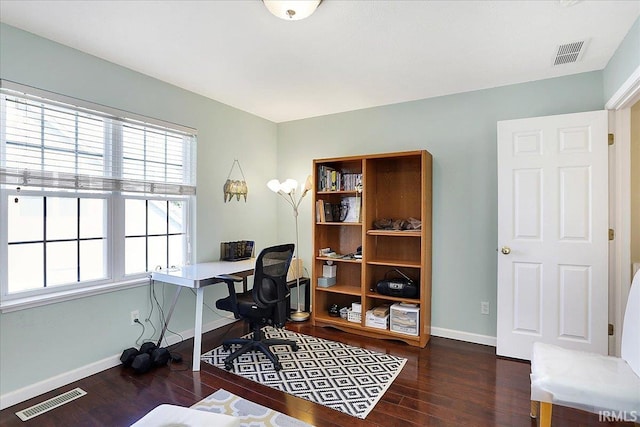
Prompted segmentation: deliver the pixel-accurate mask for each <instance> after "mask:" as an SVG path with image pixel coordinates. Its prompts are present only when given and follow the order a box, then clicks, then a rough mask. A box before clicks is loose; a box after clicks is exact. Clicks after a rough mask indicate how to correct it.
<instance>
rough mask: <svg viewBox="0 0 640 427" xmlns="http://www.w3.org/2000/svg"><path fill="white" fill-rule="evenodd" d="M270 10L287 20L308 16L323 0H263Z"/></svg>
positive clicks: (296, 19)
mask: <svg viewBox="0 0 640 427" xmlns="http://www.w3.org/2000/svg"><path fill="white" fill-rule="evenodd" d="M262 1H263V2H264V5H265V6H266V7H267V9H269V12H271V13H272V14H274V15H275V16H277V17H278V18H282V19H286V20H287V21H298V20H300V19H304V18H307V17H309V16H311V14H312V13H313V12H314V11H315V10H316V9H317V8H318V5H319V4H320V1H321V0H262Z"/></svg>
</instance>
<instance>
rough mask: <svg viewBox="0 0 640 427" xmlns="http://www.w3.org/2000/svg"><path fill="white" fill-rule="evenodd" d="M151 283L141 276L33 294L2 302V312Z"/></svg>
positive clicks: (0, 305)
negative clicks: (79, 287) (80, 287)
mask: <svg viewBox="0 0 640 427" xmlns="http://www.w3.org/2000/svg"><path fill="white" fill-rule="evenodd" d="M148 284H149V278H148V277H140V278H137V279H133V280H128V281H123V282H118V283H108V284H104V285H97V286H92V287H89V288H83V289H73V290H66V291H61V292H55V293H51V294H47V295H38V296H31V297H26V298H17V299H12V300H8V301H2V302H0V313H2V314H5V313H11V312H14V311H20V310H27V309H30V308H35V307H42V306H45V305H49V304H56V303H59V302H65V301H71V300H74V299H80V298H86V297H90V296H94V295H100V294H106V293H109V292H115V291H121V290H123V289H131V288H135V287H138V286H146V285H148Z"/></svg>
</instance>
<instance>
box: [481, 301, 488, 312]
mask: <svg viewBox="0 0 640 427" xmlns="http://www.w3.org/2000/svg"><path fill="white" fill-rule="evenodd" d="M480 314H489V301H480Z"/></svg>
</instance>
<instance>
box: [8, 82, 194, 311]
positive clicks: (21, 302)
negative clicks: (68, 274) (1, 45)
mask: <svg viewBox="0 0 640 427" xmlns="http://www.w3.org/2000/svg"><path fill="white" fill-rule="evenodd" d="M0 87H2V88H9V89H12V90H17V91H20V92H23V93H25V94H28V95H31V96H38V97H41V98H44V99H47V100H51V101H54V102H62V103H65V104H69V105H73V106H78V107H79V108H82V109H89V110H93V111H96V112H99V113H101V114H103V115H106V116H111V117H113V118H115V119H116V120H114V121H113V122H112V123H111V126H109V128H108V129H105V132H115V134H116V135H119V136H116V138H113V139H112V140H113V141H116V140H118V138H119V137H121V135H122V133H121V131H118V129H117V127H118V126H120V128H121V123H123V121H125V122H126V121H127V120H129V121H132V122H135V123H136V124H140V123H143V124H146V123H149V124H151V125H153V126H160V127H163V128H166V129H169V130H176V131H178V132H182V133H187V134H190V135H193V137H194V142H193V144H192V151H191V158H190V159H189V162H188V163H187V164H185V169H187V170H188V171H189V173H192V174H193V177H194V178H193V181H194V182H193V188H195V166H196V165H195V158H196V154H195V152H196V143H195V138H196V137H197V132H196V131H195V130H194V129H191V128H187V127H184V126H179V125H175V124H172V123H166V122H163V121H159V120H156V119H150V118H148V117H144V116H140V115H137V114H132V113H128V112H124V111H120V110H116V109H113V108H109V107H104V106H101V105H96V104H93V103H89V102H86V101H82V100H77V99H74V98H69V97H65V96H62V95H58V94H54V93H50V92H47V91H43V90H40V89H36V88H32V87H28V86H24V85H20V84H17V83H13V82H8V81H6V80H1V81H0ZM1 129H2V130H4V126H2V127H1ZM0 141H2V142H3V143H2V144H0V161H1V160H2V159H3V158H4V155H5V153H4V152H3V151H2V150H4V147H5V146H4V141H5V135H1V138H0ZM114 151H115V150H113V149H111V148H109V152H108V153H107V154H106V155H107V156H110V155H113V154H114ZM115 154H117V153H115ZM121 162H122V160H120V161H119V162H118V161H116V162H115V163H116V166H115V167H121V166H118V165H117V164H118V163H120V164H121ZM0 166H2V163H1V162H0ZM151 186H152V188H153V184H151ZM145 187H146V186H145ZM194 193H195V191H194ZM14 195H16V196H19V195H22V196H27V195H30V196H31V195H32V196H43V195H46V196H49V197H72V198H85V197H86V198H102V199H105V200H106V203H107V207H106V212H107V213H106V215H107V217H106V218H105V222H106V228H107V231H106V239H107V247H106V254H105V256H106V258H107V261H106V270H107V271H106V276H107V278H105V279H101V280H94V281H85V282H74V283H70V284H65V285H56V286H51V287H44V286H43V287H42V288H38V289H34V290H29V291H24V292H19V293H14V294H9V293H8V288H9V286H8V273H7V267H8V265H7V263H8V233H7V230H8V215H7V213H8V200H9V197H10V196H11V197H13V196H14ZM127 198H136V199H143V200H163V201H166V200H180V201H183V202H185V209H184V213H183V215H184V223H183V227H184V231H185V233H186V234H185V238H184V241H183V253H184V256H183V259H184V261H185V263H187V264H188V263H192V262H193V259H194V254H193V251H192V250H191V248H192V247H193V245H194V236H195V211H196V210H195V203H196V198H195V194H191V195H170V194H149V193H143V192H140V193H123V192H121V191H117V190H114V191H104V192H103V191H99V192H95V191H94V192H86V191H80V190H71V191H70V190H69V189H63V188H62V189H56V188H36V187H33V188H29V187H22V188H21V189H20V190H19V192H18V191H17V190H16V186H15V185H13V184H1V183H0V312H1V313H5V312H11V311H16V310H22V309H27V308H32V307H38V306H42V305H46V304H51V303H57V302H61V301H67V300H72V299H76V298H83V297H86V296H90V295H97V294H102V293H106V292H113V291H115V290H120V289H126V288H130V287H135V286H141V285H145V284H148V283H149V273H148V272H143V273H138V274H132V275H126V274H125V216H124V212H125V208H124V206H125V203H124V200H125V199H127ZM44 220H45V219H44V218H43V221H44ZM43 238H44V236H43ZM3 266H4V267H3Z"/></svg>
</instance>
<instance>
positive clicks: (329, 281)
mask: <svg viewBox="0 0 640 427" xmlns="http://www.w3.org/2000/svg"><path fill="white" fill-rule="evenodd" d="M335 284H336V278H335V277H318V287H319V288H329V287H331V286H333V285H335Z"/></svg>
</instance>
